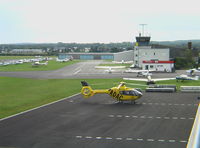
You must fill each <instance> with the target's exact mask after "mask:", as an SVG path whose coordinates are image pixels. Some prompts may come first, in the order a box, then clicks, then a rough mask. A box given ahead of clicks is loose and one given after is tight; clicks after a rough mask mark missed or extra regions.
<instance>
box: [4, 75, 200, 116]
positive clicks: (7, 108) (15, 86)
mask: <svg viewBox="0 0 200 148" xmlns="http://www.w3.org/2000/svg"><path fill="white" fill-rule="evenodd" d="M82 80H83V79H49V80H48V79H40V80H39V79H26V78H9V77H0V84H1V85H0V94H1V95H0V118H3V117H7V116H10V115H13V114H16V113H19V112H22V111H25V110H28V109H31V108H34V107H38V106H41V105H43V104H47V103H50V102H53V101H56V100H59V99H61V98H65V97H68V96H71V95H73V94H76V93H79V92H80V90H81V84H80V81H82ZM121 81H122V79H87V82H88V83H89V84H90V85H91V86H92V88H93V89H108V88H111V87H114V86H117V85H118V84H119V82H121ZM125 82H127V86H128V87H132V88H142V89H145V88H146V87H145V86H139V85H138V84H142V85H145V82H140V81H125ZM128 83H130V84H128ZM157 84H175V85H177V86H178V88H179V87H180V86H181V85H186V86H191V85H194V86H199V85H200V81H184V82H176V80H169V81H161V82H158V83H157Z"/></svg>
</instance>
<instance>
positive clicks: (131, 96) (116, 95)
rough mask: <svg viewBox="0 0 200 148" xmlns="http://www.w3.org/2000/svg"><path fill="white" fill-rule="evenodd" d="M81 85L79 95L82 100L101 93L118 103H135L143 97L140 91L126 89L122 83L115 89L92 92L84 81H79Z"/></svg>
mask: <svg viewBox="0 0 200 148" xmlns="http://www.w3.org/2000/svg"><path fill="white" fill-rule="evenodd" d="M81 84H82V89H81V94H82V95H83V96H84V98H89V97H92V96H93V95H95V94H102V93H103V94H108V95H110V96H111V97H112V98H113V99H115V100H117V101H119V102H123V101H131V102H133V103H135V100H137V99H139V98H141V97H142V95H143V94H142V93H141V91H140V90H137V89H134V88H129V87H126V86H125V83H124V82H120V84H119V85H118V86H117V87H112V88H110V89H101V90H93V89H92V88H91V87H90V86H89V85H88V83H87V82H85V81H81Z"/></svg>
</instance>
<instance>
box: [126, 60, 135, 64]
mask: <svg viewBox="0 0 200 148" xmlns="http://www.w3.org/2000/svg"><path fill="white" fill-rule="evenodd" d="M124 63H125V64H132V63H133V61H125V62H124Z"/></svg>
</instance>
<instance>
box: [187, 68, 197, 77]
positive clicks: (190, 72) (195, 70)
mask: <svg viewBox="0 0 200 148" xmlns="http://www.w3.org/2000/svg"><path fill="white" fill-rule="evenodd" d="M186 72H187V73H188V74H189V75H190V76H194V75H195V73H200V69H199V68H197V69H195V68H193V69H189V70H186Z"/></svg>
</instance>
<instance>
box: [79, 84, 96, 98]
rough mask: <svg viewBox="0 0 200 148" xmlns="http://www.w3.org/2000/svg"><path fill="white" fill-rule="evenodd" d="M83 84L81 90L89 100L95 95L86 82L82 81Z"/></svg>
mask: <svg viewBox="0 0 200 148" xmlns="http://www.w3.org/2000/svg"><path fill="white" fill-rule="evenodd" d="M81 84H82V86H83V87H82V89H81V94H82V95H83V96H84V98H89V97H91V96H93V95H94V91H93V89H92V88H91V87H90V86H89V84H88V83H87V82H86V81H81Z"/></svg>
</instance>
